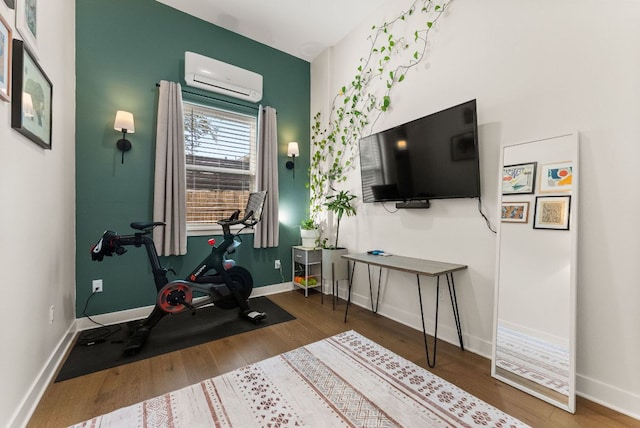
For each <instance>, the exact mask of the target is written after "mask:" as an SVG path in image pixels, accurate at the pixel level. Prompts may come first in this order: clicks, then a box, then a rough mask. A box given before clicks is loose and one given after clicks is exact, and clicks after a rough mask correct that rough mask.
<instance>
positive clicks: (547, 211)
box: [533, 195, 571, 230]
mask: <svg viewBox="0 0 640 428" xmlns="http://www.w3.org/2000/svg"><path fill="white" fill-rule="evenodd" d="M570 213H571V196H570V195H567V196H537V197H536V213H535V216H534V220H533V228H534V229H553V230H569V214H570Z"/></svg>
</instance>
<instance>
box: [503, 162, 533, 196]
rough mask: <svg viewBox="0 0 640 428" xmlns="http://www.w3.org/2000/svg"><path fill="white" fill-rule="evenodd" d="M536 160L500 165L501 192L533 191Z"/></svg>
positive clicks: (518, 192)
mask: <svg viewBox="0 0 640 428" xmlns="http://www.w3.org/2000/svg"><path fill="white" fill-rule="evenodd" d="M537 165H538V163H537V162H530V163H521V164H517V165H505V166H503V167H502V194H503V195H515V194H525V193H533V190H534V186H535V182H536V167H537Z"/></svg>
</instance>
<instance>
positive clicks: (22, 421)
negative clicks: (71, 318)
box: [9, 323, 75, 427]
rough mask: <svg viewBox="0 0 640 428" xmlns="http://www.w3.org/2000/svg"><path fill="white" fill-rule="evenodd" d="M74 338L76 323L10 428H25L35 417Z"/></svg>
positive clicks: (55, 350)
mask: <svg viewBox="0 0 640 428" xmlns="http://www.w3.org/2000/svg"><path fill="white" fill-rule="evenodd" d="M74 336H75V327H74V323H71V325H70V326H69V328H68V330H67V332H66V333H65V335H64V336H63V337H62V339H60V342H58V345H57V346H56V347H55V349H54V350H53V352H52V353H51V356H50V357H49V359H48V360H47V362H46V363H45V365H44V367H43V368H42V370H41V371H40V373H38V376H36V378H35V380H34V382H33V384H32V385H31V387H30V388H29V391H28V392H27V394H26V395H25V397H24V399H23V400H22V402H21V403H20V406H18V408H17V409H16V411H15V412H14V414H13V415H12V416H11V418H10V419H9V426H10V427H24V426H26V425H27V423H28V422H29V420H30V419H31V416H32V415H33V412H34V411H35V410H36V407H37V406H38V403H39V402H40V399H41V398H42V395H43V394H44V392H45V391H46V389H47V386H49V383H51V380H52V379H53V376H54V375H55V374H56V372H57V370H58V367H60V364H62V359H63V358H64V356H65V355H66V354H67V351H68V350H69V348H70V347H71V345H72V344H73V338H74Z"/></svg>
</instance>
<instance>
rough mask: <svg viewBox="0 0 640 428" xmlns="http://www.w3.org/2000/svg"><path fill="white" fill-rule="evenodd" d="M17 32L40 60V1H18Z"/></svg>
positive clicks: (33, 54)
mask: <svg viewBox="0 0 640 428" xmlns="http://www.w3.org/2000/svg"><path fill="white" fill-rule="evenodd" d="M16 30H18V32H19V33H20V35H21V36H22V37H23V40H24V42H25V43H26V44H27V46H28V47H29V49H31V53H32V56H33V57H34V58H35V59H38V0H17V2H16Z"/></svg>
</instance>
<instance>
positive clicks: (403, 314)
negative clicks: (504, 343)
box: [340, 291, 640, 420]
mask: <svg viewBox="0 0 640 428" xmlns="http://www.w3.org/2000/svg"><path fill="white" fill-rule="evenodd" d="M340 297H341V298H343V299H345V300H346V298H347V294H346V291H345V292H344V293H340ZM351 303H353V304H355V305H358V306H360V307H363V308H365V309H368V310H371V300H370V297H369V296H368V295H362V294H356V293H352V295H351ZM378 314H380V315H382V316H384V317H386V318H389V319H391V320H393V321H396V322H398V323H400V324H403V325H406V326H407V327H411V328H413V329H415V330H418V331H420V332H422V323H421V322H420V314H419V313H411V312H407V311H404V310H402V309H401V308H398V307H391V306H389V305H383V304H382V303H381V304H380V306H379V308H378ZM425 325H426V328H427V334H431V333H430V332H433V327H434V321H433V319H427V318H426V317H425ZM440 339H441V340H444V341H445V342H449V343H451V344H452V345H454V346H459V342H458V333H457V331H456V329H455V326H445V325H442V324H439V325H438V340H440ZM463 341H464V349H465V351H469V352H473V353H475V354H478V355H480V356H482V357H485V358H488V359H491V358H492V353H493V346H492V343H491V342H489V341H486V340H484V339H481V338H479V337H475V336H471V335H469V334H465V333H464V332H463ZM429 344H430V345H431V342H429ZM429 349H430V350H431V349H432V348H431V347H430V348H429ZM576 394H577V395H579V396H580V397H583V398H586V399H588V400H590V401H593V402H594V403H598V404H601V405H602V406H605V407H607V408H610V409H612V410H615V411H617V412H620V413H622V414H625V415H627V416H630V417H632V418H635V419H639V420H640V413H638V410H637V409H640V396H638V395H635V394H633V393H631V392H629V391H624V390H622V389H620V388H617V387H614V386H611V385H608V384H606V383H603V382H600V381H597V380H594V379H590V378H588V377H586V376H582V375H580V374H579V373H578V374H577V375H576ZM602 397H604V398H602Z"/></svg>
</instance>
